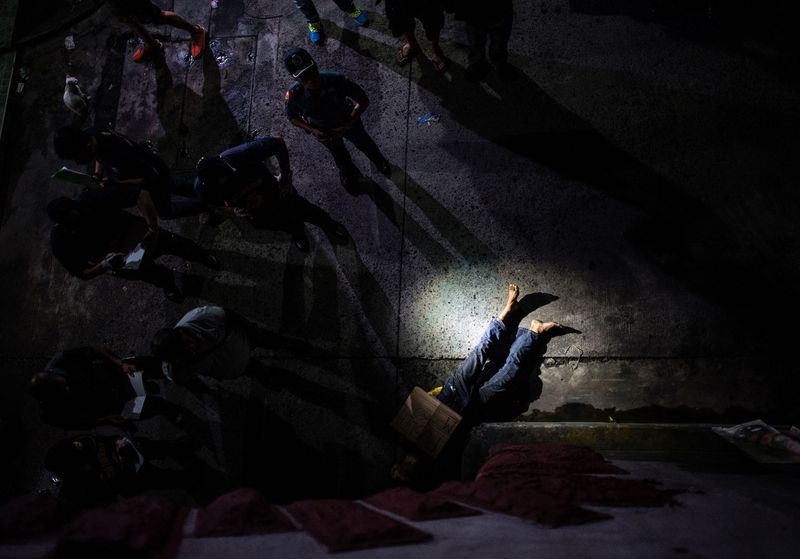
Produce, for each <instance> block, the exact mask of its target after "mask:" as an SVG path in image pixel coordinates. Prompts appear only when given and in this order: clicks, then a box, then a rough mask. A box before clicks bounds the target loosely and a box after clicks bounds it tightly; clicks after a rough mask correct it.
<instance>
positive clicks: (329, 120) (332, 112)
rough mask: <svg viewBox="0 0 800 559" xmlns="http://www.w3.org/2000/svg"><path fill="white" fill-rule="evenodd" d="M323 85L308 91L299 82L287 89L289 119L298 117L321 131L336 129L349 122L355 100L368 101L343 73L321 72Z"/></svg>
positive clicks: (286, 101) (356, 85)
mask: <svg viewBox="0 0 800 559" xmlns="http://www.w3.org/2000/svg"><path fill="white" fill-rule="evenodd" d="M320 76H321V77H322V86H321V87H320V88H319V89H308V88H306V87H304V86H303V85H302V84H301V83H299V82H294V83H292V85H290V86H289V89H288V90H287V91H286V95H285V96H284V108H285V109H286V116H287V117H289V118H299V119H301V120H304V121H306V122H307V123H308V124H310V125H311V126H315V127H317V128H321V129H323V130H325V129H330V128H337V127H339V126H342V125H343V124H345V123H346V122H348V121H349V120H350V114H351V113H352V112H353V106H354V103H353V102H354V101H355V103H358V104H363V103H366V102H367V101H368V98H367V94H366V93H364V90H363V89H361V87H360V86H359V85H358V84H356V83H355V82H353V81H350V80H349V79H348V78H347V77H346V76H345V75H344V74H340V73H339V72H320Z"/></svg>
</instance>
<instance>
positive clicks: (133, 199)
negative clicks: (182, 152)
mask: <svg viewBox="0 0 800 559" xmlns="http://www.w3.org/2000/svg"><path fill="white" fill-rule="evenodd" d="M89 133H90V134H91V135H92V136H93V137H94V139H95V140H96V141H97V144H96V149H97V151H96V154H95V157H96V159H97V161H99V162H100V164H101V165H103V168H104V171H105V172H106V173H107V174H108V175H109V176H110V178H111V179H112V180H111V181H109V182H108V183H106V185H105V186H103V187H102V188H98V189H91V190H87V200H84V202H86V203H90V204H91V205H93V206H94V207H97V208H130V207H133V206H135V205H136V203H137V202H138V200H139V191H141V190H147V191H148V192H150V195H151V196H152V197H153V200H154V201H155V202H156V205H157V206H160V205H161V204H160V203H161V202H164V201H167V202H168V201H169V191H170V184H171V177H170V172H169V167H167V165H166V163H164V162H163V161H162V160H161V159H160V158H159V157H158V156H157V155H156V154H154V153H153V152H152V151H150V150H149V149H147V148H146V147H145V146H142V145H140V144H138V143H136V142H134V141H133V140H131V139H130V138H127V137H126V136H123V135H122V134H119V133H117V132H114V131H113V130H100V131H96V130H94V131H90V132H89ZM129 179H143V180H144V182H142V183H141V184H118V183H115V182H114V180H118V181H125V180H129Z"/></svg>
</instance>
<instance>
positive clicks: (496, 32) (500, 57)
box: [486, 17, 511, 66]
mask: <svg viewBox="0 0 800 559" xmlns="http://www.w3.org/2000/svg"><path fill="white" fill-rule="evenodd" d="M486 32H487V33H486V34H487V35H488V39H489V60H490V61H491V62H492V64H494V65H495V66H497V65H500V64H505V63H506V61H507V60H508V41H509V39H510V38H511V17H507V18H505V19H503V20H502V21H499V22H497V23H493V24H491V25H489V26H488V29H487V30H486Z"/></svg>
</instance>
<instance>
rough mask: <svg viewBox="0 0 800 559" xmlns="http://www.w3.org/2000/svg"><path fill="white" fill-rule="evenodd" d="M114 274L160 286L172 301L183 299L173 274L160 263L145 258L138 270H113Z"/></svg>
mask: <svg viewBox="0 0 800 559" xmlns="http://www.w3.org/2000/svg"><path fill="white" fill-rule="evenodd" d="M114 275H115V276H117V277H120V278H125V279H133V280H138V281H143V282H146V283H150V284H152V285H155V286H156V287H160V288H162V289H163V290H164V294H165V295H166V296H167V299H169V300H170V301H172V302H174V303H179V302H181V301H182V300H183V294H182V293H181V290H180V289H179V288H178V284H177V283H176V282H175V274H174V273H173V272H172V271H171V270H168V269H167V268H165V267H164V266H162V265H161V264H156V263H155V262H152V261H147V260H145V261H144V262H142V265H141V267H140V268H139V269H138V270H115V271H114Z"/></svg>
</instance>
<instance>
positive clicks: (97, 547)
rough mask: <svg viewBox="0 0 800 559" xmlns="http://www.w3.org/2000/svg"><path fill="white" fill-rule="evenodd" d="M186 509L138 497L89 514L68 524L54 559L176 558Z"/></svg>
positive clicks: (163, 500) (156, 498) (166, 502)
mask: <svg viewBox="0 0 800 559" xmlns="http://www.w3.org/2000/svg"><path fill="white" fill-rule="evenodd" d="M185 518H186V509H185V508H184V507H183V506H181V505H179V504H177V503H172V502H170V501H168V500H166V499H163V498H159V497H148V496H138V497H133V498H131V499H127V500H125V501H122V502H120V503H117V504H115V505H112V506H109V507H105V508H101V509H95V510H90V511H87V512H85V513H83V514H82V515H81V516H79V517H78V518H76V519H75V520H74V521H73V522H70V523H69V524H68V525H67V526H66V528H65V529H64V531H63V532H62V534H61V537H60V538H59V540H58V543H57V545H56V549H55V557H56V558H57V559H61V558H63V559H74V558H75V557H81V558H95V557H97V558H100V557H109V558H111V557H113V558H114V559H123V558H128V557H147V558H148V559H150V558H152V559H172V558H174V557H175V556H176V555H177V552H178V548H179V546H180V542H181V534H182V531H183V521H184V520H185Z"/></svg>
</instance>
